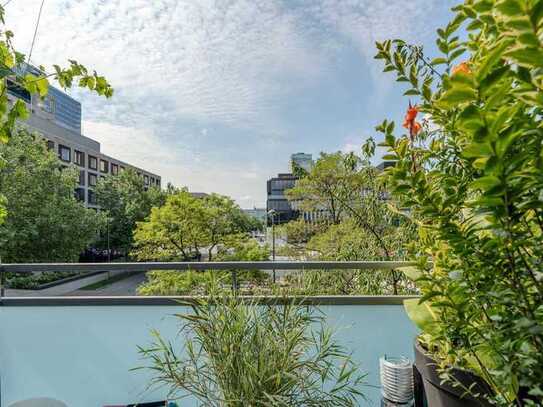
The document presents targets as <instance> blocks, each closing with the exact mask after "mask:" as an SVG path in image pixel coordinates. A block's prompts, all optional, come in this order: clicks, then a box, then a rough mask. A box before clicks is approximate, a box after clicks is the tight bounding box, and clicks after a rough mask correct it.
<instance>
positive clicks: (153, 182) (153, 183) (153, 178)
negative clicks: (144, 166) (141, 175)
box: [151, 177, 155, 185]
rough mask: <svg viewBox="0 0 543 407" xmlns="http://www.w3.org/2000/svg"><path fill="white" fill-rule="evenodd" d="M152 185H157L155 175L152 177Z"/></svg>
mask: <svg viewBox="0 0 543 407" xmlns="http://www.w3.org/2000/svg"><path fill="white" fill-rule="evenodd" d="M151 185H155V177H151Z"/></svg>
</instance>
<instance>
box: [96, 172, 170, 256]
mask: <svg viewBox="0 0 543 407" xmlns="http://www.w3.org/2000/svg"><path fill="white" fill-rule="evenodd" d="M96 198H97V202H98V204H99V205H100V208H101V209H102V211H104V212H105V214H106V216H107V219H106V221H107V225H106V227H107V228H108V229H109V231H108V232H109V244H110V247H111V248H115V249H119V250H123V251H124V252H125V253H128V252H129V251H130V250H131V248H132V243H133V232H134V229H135V228H136V224H137V222H141V221H143V220H144V219H145V218H146V217H147V216H148V215H149V214H150V213H151V208H153V207H154V206H161V205H162V204H164V202H165V200H166V192H164V191H161V190H160V188H157V187H150V188H146V187H145V185H144V183H143V180H142V178H141V177H140V176H139V175H138V174H137V172H136V171H135V170H134V169H132V168H128V169H126V170H123V171H121V172H120V173H119V174H118V175H116V176H110V177H105V178H101V179H100V181H99V182H98V184H97V185H96ZM105 238H106V236H103V238H102V240H101V241H100V245H101V246H104V247H105V246H106V242H105V241H103V240H104V239H105Z"/></svg>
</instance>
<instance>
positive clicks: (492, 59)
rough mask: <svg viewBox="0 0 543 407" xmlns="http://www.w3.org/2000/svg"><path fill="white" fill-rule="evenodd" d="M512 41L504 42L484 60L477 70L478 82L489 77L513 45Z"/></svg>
mask: <svg viewBox="0 0 543 407" xmlns="http://www.w3.org/2000/svg"><path fill="white" fill-rule="evenodd" d="M512 42H513V41H512V40H504V41H502V42H501V43H499V44H498V45H496V47H494V49H493V50H492V51H490V53H489V54H488V55H487V56H486V57H485V58H484V59H483V61H482V62H481V64H480V65H479V68H478V69H477V75H476V77H477V82H481V81H482V80H483V79H485V78H486V77H487V75H488V74H489V73H490V71H491V69H492V68H493V67H494V65H495V64H496V63H497V62H498V61H499V60H500V59H501V57H502V55H503V53H504V52H505V50H506V49H507V47H508V46H509V45H511V43H512Z"/></svg>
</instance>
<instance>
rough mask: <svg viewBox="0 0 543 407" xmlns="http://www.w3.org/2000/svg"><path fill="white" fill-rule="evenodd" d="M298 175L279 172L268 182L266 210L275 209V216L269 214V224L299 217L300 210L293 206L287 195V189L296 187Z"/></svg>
mask: <svg viewBox="0 0 543 407" xmlns="http://www.w3.org/2000/svg"><path fill="white" fill-rule="evenodd" d="M297 179H298V177H296V176H294V175H293V174H290V173H289V174H278V175H277V177H274V178H271V179H269V180H268V182H267V200H266V211H267V212H269V211H271V210H273V211H274V213H275V215H274V216H273V218H272V217H271V216H268V226H270V225H271V224H272V222H273V223H275V224H276V225H277V224H282V223H287V222H290V221H291V220H295V219H297V218H298V215H299V212H298V211H297V210H295V209H293V208H292V205H291V203H290V202H289V201H288V199H287V198H286V196H285V191H286V190H287V189H290V188H292V187H294V185H295V184H296V180H297Z"/></svg>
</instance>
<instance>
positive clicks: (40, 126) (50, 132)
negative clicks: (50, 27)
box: [8, 67, 162, 208]
mask: <svg viewBox="0 0 543 407" xmlns="http://www.w3.org/2000/svg"><path fill="white" fill-rule="evenodd" d="M29 69H30V70H31V69H35V68H33V67H30V68H29ZM8 98H9V99H10V101H12V102H13V101H14V100H15V99H20V100H23V101H24V102H25V103H26V105H27V109H28V110H29V111H30V113H31V114H30V117H29V118H28V119H27V120H25V121H24V122H21V123H20V125H21V126H23V127H26V128H28V129H29V130H30V131H32V132H36V133H38V134H40V135H41V136H42V137H43V138H44V139H45V140H46V143H47V147H48V148H49V149H50V150H53V151H55V153H56V154H58V157H59V159H60V161H61V162H62V163H64V164H65V165H66V166H68V165H73V166H74V167H76V168H77V169H78V170H79V185H78V187H77V188H76V190H75V195H76V198H77V199H78V200H80V201H81V202H84V203H85V206H87V207H90V208H98V205H97V204H96V195H95V192H94V187H95V186H96V183H97V182H98V180H99V179H100V178H101V177H107V176H115V175H117V174H119V173H120V172H121V171H123V170H125V169H127V168H133V169H134V170H135V171H136V172H137V173H138V175H140V176H141V178H142V182H143V183H144V184H145V186H146V187H152V186H155V187H158V188H160V187H161V182H162V180H161V177H160V176H159V175H157V174H155V173H152V172H150V171H147V170H144V169H142V168H139V167H136V166H134V165H131V164H128V163H126V162H124V161H121V160H118V159H116V158H113V157H111V156H108V155H106V154H103V153H102V152H101V151H100V143H99V142H97V141H96V140H93V139H91V138H89V137H86V136H84V135H83V134H81V104H80V103H79V102H78V101H77V100H75V99H74V98H72V97H70V96H69V95H67V94H66V93H64V92H62V91H60V90H58V89H56V88H55V87H53V86H50V87H49V92H48V95H47V96H46V97H45V99H43V100H42V99H41V98H40V97H39V96H33V95H30V94H29V93H28V92H26V91H25V90H24V89H21V88H20V87H18V86H17V85H16V84H15V83H14V82H12V81H9V80H8Z"/></svg>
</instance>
